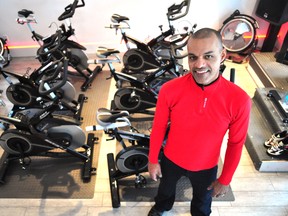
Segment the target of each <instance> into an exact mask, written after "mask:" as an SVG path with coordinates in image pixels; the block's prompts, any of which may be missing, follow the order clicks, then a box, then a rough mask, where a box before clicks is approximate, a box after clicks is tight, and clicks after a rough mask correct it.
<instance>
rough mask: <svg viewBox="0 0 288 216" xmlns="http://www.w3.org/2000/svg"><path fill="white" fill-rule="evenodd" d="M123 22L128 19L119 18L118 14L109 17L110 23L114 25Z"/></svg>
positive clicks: (124, 17)
mask: <svg viewBox="0 0 288 216" xmlns="http://www.w3.org/2000/svg"><path fill="white" fill-rule="evenodd" d="M125 20H129V18H128V17H126V16H121V15H119V14H113V15H112V17H111V21H112V22H114V23H120V22H122V21H125Z"/></svg>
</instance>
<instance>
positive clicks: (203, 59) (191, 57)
mask: <svg viewBox="0 0 288 216" xmlns="http://www.w3.org/2000/svg"><path fill="white" fill-rule="evenodd" d="M187 49H188V64H189V69H190V72H191V73H192V75H193V77H194V79H195V81H196V82H197V83H198V84H202V85H208V84H210V83H211V82H213V81H214V80H216V79H217V77H218V75H219V69H220V64H221V62H222V61H223V60H224V59H225V56H226V51H225V50H224V49H222V47H220V44H219V42H218V40H217V37H216V36H215V35H211V36H210V37H208V38H201V39H194V38H190V39H189V41H188V45H187Z"/></svg>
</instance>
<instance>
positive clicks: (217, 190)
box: [207, 180, 229, 197]
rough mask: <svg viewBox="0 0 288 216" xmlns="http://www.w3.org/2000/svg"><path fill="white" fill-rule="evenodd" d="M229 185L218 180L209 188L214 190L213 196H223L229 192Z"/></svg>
mask: <svg viewBox="0 0 288 216" xmlns="http://www.w3.org/2000/svg"><path fill="white" fill-rule="evenodd" d="M228 188H229V185H223V184H221V183H220V182H219V181H218V180H216V181H214V182H212V184H211V185H210V186H209V187H208V188H207V190H213V193H212V197H223V196H225V194H226V193H227V191H228Z"/></svg>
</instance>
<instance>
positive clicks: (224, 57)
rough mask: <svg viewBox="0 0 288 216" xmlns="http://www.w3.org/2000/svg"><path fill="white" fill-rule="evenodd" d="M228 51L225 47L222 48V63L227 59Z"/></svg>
mask: <svg viewBox="0 0 288 216" xmlns="http://www.w3.org/2000/svg"><path fill="white" fill-rule="evenodd" d="M226 55H227V51H226V49H225V48H223V49H222V51H221V63H223V62H224V61H225V59H226Z"/></svg>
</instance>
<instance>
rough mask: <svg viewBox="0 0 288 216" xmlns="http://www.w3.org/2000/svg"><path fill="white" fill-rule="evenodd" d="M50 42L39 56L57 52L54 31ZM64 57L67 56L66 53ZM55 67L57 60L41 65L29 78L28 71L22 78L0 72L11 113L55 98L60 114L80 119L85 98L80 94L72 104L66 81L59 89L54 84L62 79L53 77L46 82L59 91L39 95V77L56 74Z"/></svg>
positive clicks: (57, 37) (57, 35)
mask: <svg viewBox="0 0 288 216" xmlns="http://www.w3.org/2000/svg"><path fill="white" fill-rule="evenodd" d="M50 40H51V43H53V44H54V45H53V46H52V45H51V46H50V49H48V48H47V49H46V48H45V51H44V47H41V48H40V49H39V55H41V56H45V55H51V54H52V53H53V52H54V51H55V50H57V49H58V45H59V43H60V40H61V33H60V31H57V32H56V33H55V34H54V35H51V36H50ZM67 55H69V53H68V54H67ZM62 58H63V57H62ZM59 64H61V61H60V60H56V61H53V59H49V61H46V62H45V63H43V64H42V65H41V66H40V67H39V68H38V69H36V70H34V71H33V72H32V73H31V74H29V71H27V72H26V73H25V74H24V75H19V74H16V73H13V72H9V71H6V70H3V69H2V68H0V73H1V74H2V75H3V77H4V78H5V80H6V81H7V82H8V83H9V86H8V88H7V89H6V96H7V98H8V100H9V101H10V102H11V103H12V104H13V105H14V107H13V112H15V111H17V110H22V109H27V108H42V107H44V106H45V104H46V103H49V102H50V101H51V100H53V97H54V98H55V97H56V96H57V98H59V99H60V100H61V104H62V106H61V108H59V110H58V111H63V112H65V113H66V114H68V115H72V116H73V117H74V118H75V119H78V120H81V119H82V118H81V112H82V108H83V104H84V102H85V101H86V100H87V97H85V95H84V94H80V95H79V96H78V100H77V101H76V100H74V98H75V96H76V90H75V88H74V86H73V85H72V84H71V83H70V82H69V81H67V80H65V83H63V84H62V85H61V87H60V86H59V85H58V83H59V82H60V81H61V79H62V77H60V78H58V77H55V79H54V80H52V81H51V82H50V85H52V82H53V85H56V86H57V87H59V88H57V89H55V92H53V93H54V94H55V95H53V94H52V93H51V94H46V95H43V94H42V95H41V94H39V85H40V83H41V81H42V77H43V75H45V74H48V73H51V71H52V72H53V73H55V72H54V70H57V73H58V74H60V72H61V71H60V70H61V69H62V68H61V65H59ZM58 74H57V75H58ZM11 114H12V112H11Z"/></svg>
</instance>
